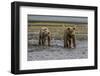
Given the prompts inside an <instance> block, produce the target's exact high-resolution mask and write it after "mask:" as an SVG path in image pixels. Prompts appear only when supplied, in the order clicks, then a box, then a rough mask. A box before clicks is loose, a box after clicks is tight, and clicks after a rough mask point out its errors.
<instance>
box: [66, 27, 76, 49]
mask: <svg viewBox="0 0 100 76" xmlns="http://www.w3.org/2000/svg"><path fill="white" fill-rule="evenodd" d="M64 47H65V48H76V39H75V28H69V27H68V28H67V29H65V30H64Z"/></svg>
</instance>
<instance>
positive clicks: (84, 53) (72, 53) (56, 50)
mask: <svg viewBox="0 0 100 76" xmlns="http://www.w3.org/2000/svg"><path fill="white" fill-rule="evenodd" d="M28 43H29V45H28V57H27V58H28V59H27V60H28V61H34V60H35V61H37V60H60V59H85V58H88V45H87V40H81V41H79V40H77V41H76V45H77V47H76V48H71V49H68V48H64V47H63V41H61V40H52V42H51V46H50V47H43V46H38V41H37V40H30V41H29V42H28Z"/></svg>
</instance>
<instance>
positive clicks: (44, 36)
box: [39, 27, 51, 46]
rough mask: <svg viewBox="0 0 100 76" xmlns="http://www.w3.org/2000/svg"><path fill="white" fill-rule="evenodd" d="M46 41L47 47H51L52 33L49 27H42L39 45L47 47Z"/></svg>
mask: <svg viewBox="0 0 100 76" xmlns="http://www.w3.org/2000/svg"><path fill="white" fill-rule="evenodd" d="M46 41H47V43H48V45H47V46H50V41H51V32H50V31H49V30H48V28H47V27H42V28H41V29H40V32H39V45H43V46H45V45H46Z"/></svg>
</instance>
